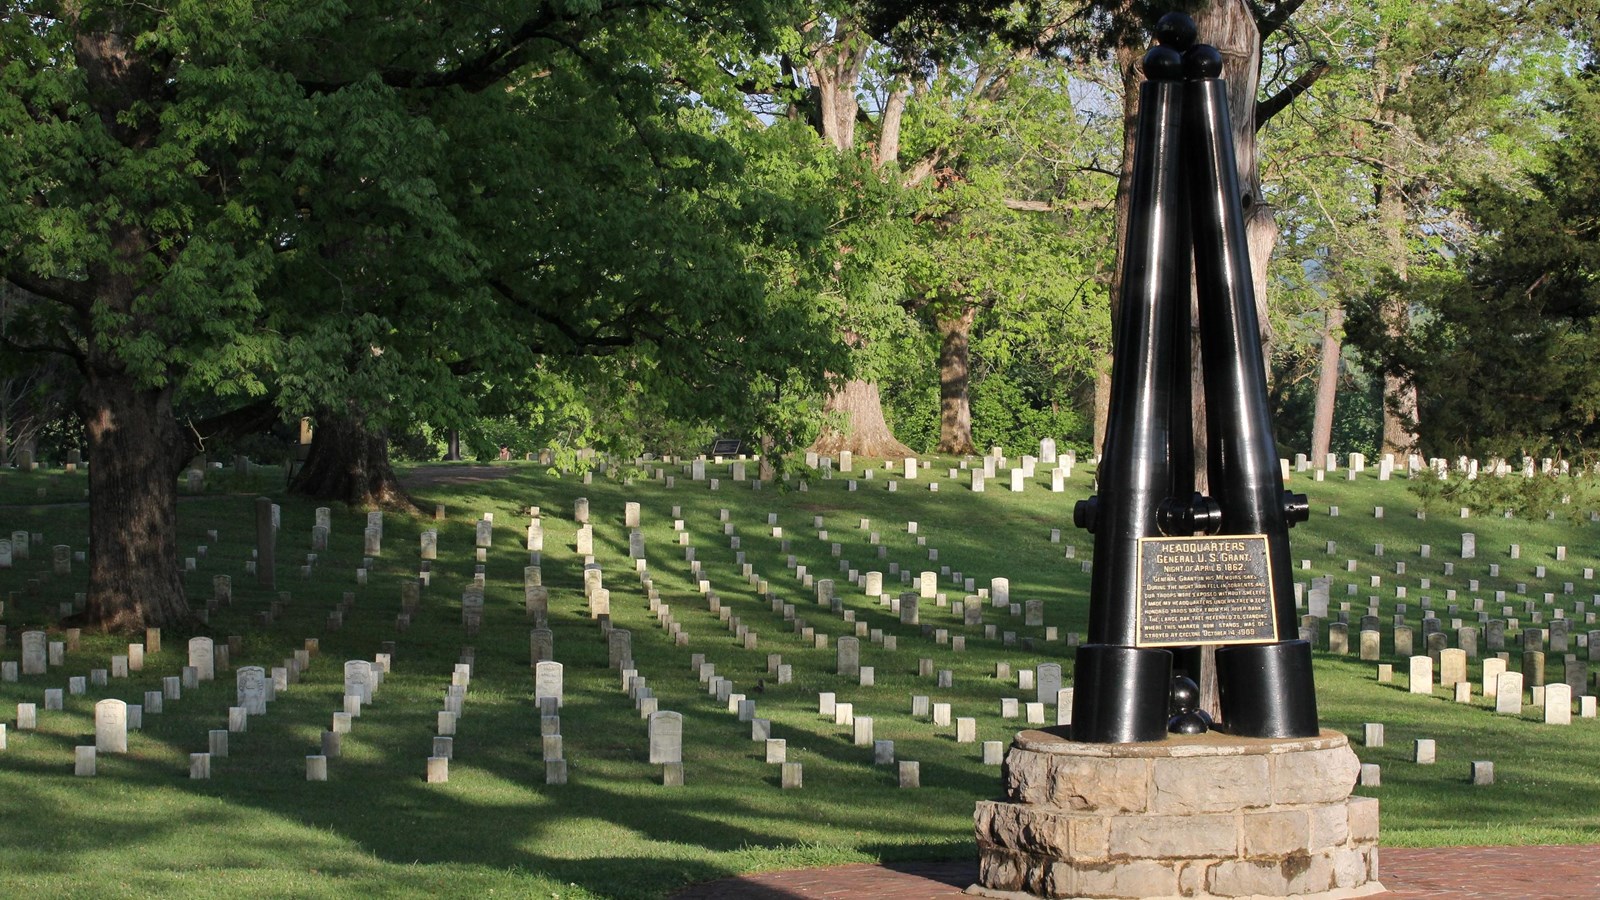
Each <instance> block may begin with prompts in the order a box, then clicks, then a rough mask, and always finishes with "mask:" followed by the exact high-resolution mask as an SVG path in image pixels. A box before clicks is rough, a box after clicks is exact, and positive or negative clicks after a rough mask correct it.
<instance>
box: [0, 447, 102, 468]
mask: <svg viewBox="0 0 1600 900" xmlns="http://www.w3.org/2000/svg"><path fill="white" fill-rule="evenodd" d="M15 465H16V468H17V470H18V471H21V472H34V471H38V470H39V469H48V468H50V464H49V463H48V462H45V461H43V460H40V459H39V458H38V457H37V456H36V455H35V453H34V449H33V448H32V447H18V448H17V450H16V463H15ZM62 466H63V467H64V468H65V469H66V471H68V472H71V471H73V470H74V469H75V468H76V467H78V466H85V467H87V466H88V463H86V462H84V461H83V451H82V450H80V449H79V448H77V447H69V448H67V460H66V462H65V463H63V464H62ZM3 469H4V467H3V466H0V470H3Z"/></svg>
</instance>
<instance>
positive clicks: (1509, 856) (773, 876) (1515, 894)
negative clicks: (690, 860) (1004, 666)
mask: <svg viewBox="0 0 1600 900" xmlns="http://www.w3.org/2000/svg"><path fill="white" fill-rule="evenodd" d="M1379 862H1380V872H1381V874H1380V875H1379V878H1380V880H1381V881H1382V882H1383V886H1384V887H1386V888H1388V889H1389V891H1388V893H1385V894H1374V895H1373V896H1374V897H1393V898H1412V897H1505V898H1519V900H1522V898H1528V900H1532V898H1600V845H1592V846H1577V847H1439V848H1430V849H1412V848H1384V849H1382V850H1381V851H1380V852H1379ZM977 874H978V864H977V862H976V861H962V862H934V863H927V862H915V863H889V864H887V865H881V866H879V865H857V866H838V867H836V868H829V869H802V870H799V871H793V872H767V873H765V874H761V875H749V876H745V877H743V878H728V879H724V880H722V881H713V882H710V883H708V884H701V885H696V886H695V887H692V888H689V889H688V890H686V891H684V892H683V893H681V894H678V895H677V900H746V898H748V900H799V898H803V897H862V898H872V900H956V898H965V897H966V896H967V895H966V894H964V893H963V890H964V889H965V888H966V886H967V885H969V884H971V883H972V882H973V881H974V879H976V878H977Z"/></svg>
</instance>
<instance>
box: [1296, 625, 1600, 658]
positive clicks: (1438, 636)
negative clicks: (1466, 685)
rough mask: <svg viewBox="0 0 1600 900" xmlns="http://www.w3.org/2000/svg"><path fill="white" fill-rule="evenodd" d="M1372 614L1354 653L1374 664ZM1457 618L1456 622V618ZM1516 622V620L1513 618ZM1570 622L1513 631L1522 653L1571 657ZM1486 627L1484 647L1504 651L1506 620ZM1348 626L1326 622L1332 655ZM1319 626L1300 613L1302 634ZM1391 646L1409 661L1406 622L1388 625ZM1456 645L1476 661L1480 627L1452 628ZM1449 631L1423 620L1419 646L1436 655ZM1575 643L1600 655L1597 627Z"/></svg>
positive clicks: (1346, 649)
mask: <svg viewBox="0 0 1600 900" xmlns="http://www.w3.org/2000/svg"><path fill="white" fill-rule="evenodd" d="M1375 618H1376V617H1375V616H1364V617H1362V622H1361V626H1360V630H1359V631H1358V632H1357V638H1358V641H1357V652H1358V654H1359V657H1360V659H1361V661H1363V662H1376V661H1377V660H1379V659H1381V658H1382V648H1383V636H1384V630H1383V628H1382V626H1381V625H1380V624H1379V623H1377V622H1374V621H1372V620H1373V619H1375ZM1454 621H1459V620H1454ZM1511 621H1513V622H1514V621H1515V620H1511ZM1566 621H1568V620H1565V619H1556V620H1553V621H1551V622H1550V623H1549V624H1550V625H1551V626H1552V627H1551V628H1549V629H1543V628H1523V629H1521V630H1520V631H1517V632H1513V635H1514V636H1516V637H1518V638H1520V643H1521V646H1522V650H1523V652H1524V653H1528V652H1537V653H1540V654H1543V653H1545V652H1546V651H1548V652H1550V653H1555V654H1562V655H1570V651H1571V649H1572V645H1573V643H1574V641H1573V640H1572V639H1571V638H1572V635H1571V633H1570V631H1569V629H1568V628H1567V627H1566V626H1565V624H1562V623H1565V622H1566ZM1485 625H1486V628H1485V629H1484V638H1485V641H1484V643H1485V649H1486V650H1487V653H1488V654H1490V655H1492V654H1496V653H1504V652H1507V649H1506V648H1507V643H1506V627H1507V620H1502V619H1490V620H1488V621H1487V622H1485ZM1349 629H1350V626H1349V625H1348V624H1346V623H1344V622H1330V623H1328V639H1327V644H1326V646H1327V650H1328V652H1329V653H1331V654H1333V655H1335V656H1346V655H1349V653H1350V638H1349ZM1319 630H1320V623H1319V621H1318V620H1315V619H1313V618H1312V617H1303V618H1302V620H1301V631H1302V635H1301V636H1302V637H1304V638H1307V639H1308V640H1311V641H1312V642H1313V643H1315V642H1316V635H1317V633H1318V631H1319ZM1388 634H1389V638H1390V646H1392V647H1393V648H1394V655H1395V656H1396V657H1397V658H1399V659H1409V658H1410V657H1411V656H1413V655H1415V647H1416V643H1415V633H1414V631H1413V630H1412V628H1411V626H1410V625H1402V624H1396V625H1392V626H1390V627H1389V629H1388ZM1455 635H1456V649H1459V650H1461V651H1462V652H1463V653H1464V654H1465V655H1466V656H1467V658H1469V659H1476V658H1478V657H1479V656H1481V655H1483V653H1482V652H1480V648H1479V646H1478V638H1479V630H1478V628H1477V627H1475V626H1472V625H1458V626H1457V627H1456V628H1455ZM1449 642H1450V638H1449V634H1448V632H1446V631H1445V630H1444V628H1443V624H1442V623H1441V622H1440V621H1439V620H1438V619H1434V618H1431V617H1430V618H1428V619H1424V620H1423V645H1424V647H1425V648H1426V651H1427V654H1428V655H1429V656H1433V657H1435V658H1437V657H1438V655H1439V653H1440V652H1441V651H1443V650H1445V649H1446V648H1448V647H1449ZM1576 644H1577V646H1578V648H1579V649H1582V650H1584V651H1585V652H1586V655H1587V661H1589V662H1592V661H1595V660H1597V659H1600V630H1595V631H1589V632H1585V633H1579V634H1578V635H1577V640H1576Z"/></svg>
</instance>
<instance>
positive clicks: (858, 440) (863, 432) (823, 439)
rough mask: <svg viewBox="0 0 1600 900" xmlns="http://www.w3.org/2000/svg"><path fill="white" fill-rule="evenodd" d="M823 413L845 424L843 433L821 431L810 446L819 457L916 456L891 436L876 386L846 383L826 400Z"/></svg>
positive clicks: (853, 382)
mask: <svg viewBox="0 0 1600 900" xmlns="http://www.w3.org/2000/svg"><path fill="white" fill-rule="evenodd" d="M823 410H824V411H825V412H827V413H829V414H830V415H842V416H843V417H844V418H845V420H846V422H847V424H846V425H845V430H842V431H841V430H839V429H837V428H834V427H832V426H829V427H826V428H824V429H822V434H820V435H818V436H817V439H816V440H815V441H813V442H812V444H811V449H812V450H815V451H816V452H818V453H825V454H829V455H838V453H839V451H841V450H849V451H850V453H851V454H852V455H854V456H860V457H873V458H877V459H900V458H903V457H907V456H915V455H916V454H915V453H913V452H912V450H911V448H910V447H907V446H906V445H905V444H902V443H900V442H899V441H897V440H895V437H894V435H893V434H891V433H890V431H889V423H888V422H886V421H884V418H883V398H882V397H880V396H879V394H878V386H877V385H876V384H873V383H872V382H870V381H862V380H860V379H855V380H852V381H847V382H845V383H844V385H843V386H841V387H840V388H839V389H838V390H837V391H835V392H834V393H833V396H831V397H829V398H828V402H827V403H826V404H825V405H824V406H823Z"/></svg>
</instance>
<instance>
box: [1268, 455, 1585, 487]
mask: <svg viewBox="0 0 1600 900" xmlns="http://www.w3.org/2000/svg"><path fill="white" fill-rule="evenodd" d="M1285 462H1286V461H1285ZM1405 464H1406V473H1407V475H1416V474H1419V473H1421V472H1422V471H1424V470H1428V471H1432V472H1434V473H1435V474H1436V475H1437V476H1438V477H1439V478H1445V477H1448V475H1449V473H1450V472H1451V470H1452V468H1453V470H1454V471H1455V472H1456V473H1457V474H1459V475H1465V476H1466V477H1467V478H1468V479H1475V478H1477V477H1478V475H1479V473H1480V472H1482V471H1487V472H1488V473H1489V474H1491V475H1494V476H1496V477H1503V476H1506V475H1510V474H1511V472H1512V468H1511V463H1510V461H1509V460H1507V459H1505V458H1503V457H1490V458H1489V460H1488V462H1487V463H1485V464H1482V465H1480V463H1479V461H1478V460H1476V459H1473V458H1471V457H1467V456H1458V457H1456V459H1455V460H1454V464H1453V466H1452V461H1451V460H1448V459H1445V458H1443V457H1429V458H1427V459H1426V460H1424V458H1423V457H1422V455H1421V454H1419V453H1411V454H1407V455H1406V459H1405ZM1312 466H1313V461H1312V460H1311V459H1310V458H1309V457H1308V456H1306V454H1304V453H1296V454H1295V456H1294V470H1295V471H1296V472H1304V471H1306V470H1307V469H1310V468H1312ZM1366 467H1367V459H1366V455H1365V454H1362V453H1351V454H1350V455H1349V463H1348V465H1347V466H1346V471H1347V472H1349V474H1350V477H1351V478H1354V477H1355V475H1357V474H1358V473H1360V472H1363V471H1365V470H1366ZM1316 469H1317V470H1318V471H1319V472H1320V471H1322V470H1326V471H1329V472H1337V471H1338V470H1339V457H1338V455H1337V454H1334V453H1329V454H1327V455H1325V456H1324V457H1323V460H1322V465H1320V466H1316ZM1394 471H1395V456H1394V454H1393V453H1385V454H1384V455H1383V456H1382V457H1381V458H1380V460H1379V462H1378V479H1379V480H1380V481H1388V480H1389V477H1390V476H1391V475H1393V474H1394ZM1571 471H1572V469H1571V463H1570V461H1569V460H1565V459H1562V460H1557V459H1554V458H1552V457H1548V456H1547V457H1544V458H1543V459H1541V460H1535V459H1534V458H1533V457H1531V456H1524V457H1523V458H1522V466H1521V473H1522V476H1523V477H1524V478H1532V477H1533V476H1534V474H1535V473H1537V474H1542V475H1557V474H1559V475H1568V474H1570V473H1571ZM1592 471H1594V472H1597V473H1600V466H1597V467H1596V468H1595V469H1593V470H1592Z"/></svg>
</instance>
